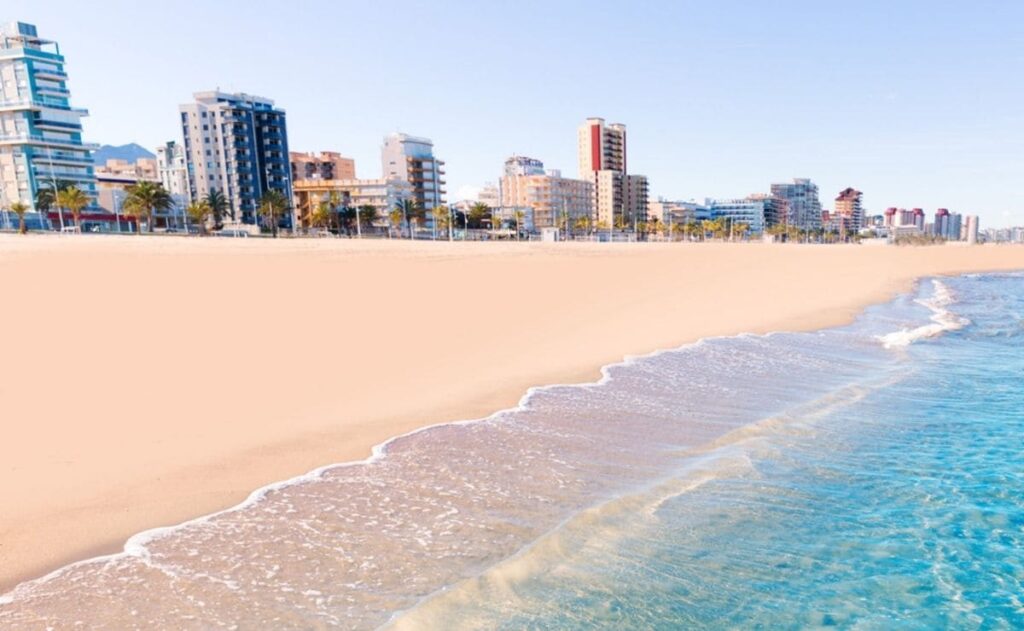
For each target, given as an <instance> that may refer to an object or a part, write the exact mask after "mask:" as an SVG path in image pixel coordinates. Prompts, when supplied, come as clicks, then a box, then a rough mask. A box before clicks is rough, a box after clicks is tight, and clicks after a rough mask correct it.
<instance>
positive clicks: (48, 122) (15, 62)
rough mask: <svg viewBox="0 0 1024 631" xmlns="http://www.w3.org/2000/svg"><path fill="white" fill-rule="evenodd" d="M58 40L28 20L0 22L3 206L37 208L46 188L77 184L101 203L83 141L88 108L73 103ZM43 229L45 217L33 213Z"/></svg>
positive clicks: (90, 148)
mask: <svg viewBox="0 0 1024 631" xmlns="http://www.w3.org/2000/svg"><path fill="white" fill-rule="evenodd" d="M67 81H68V75H67V74H66V73H65V71H64V56H63V55H61V52H60V46H58V45H57V43H56V42H53V41H50V40H45V39H42V38H40V37H39V36H38V33H37V30H36V27H35V26H33V25H31V24H25V23H22V22H13V23H9V24H4V25H0V205H9V204H12V203H14V202H21V203H23V204H26V205H28V206H29V207H30V208H32V209H33V211H36V210H38V209H37V208H36V194H37V193H38V192H39V190H40V189H42V188H47V187H53V186H55V185H58V183H60V184H61V185H63V184H65V183H71V184H74V185H75V186H77V187H78V188H80V189H81V190H82V191H83V192H84V193H85V194H86V195H87V196H88V197H89V198H90V199H91V200H92V201H93V203H95V201H96V197H97V188H96V174H95V171H94V169H93V163H92V151H93V150H95V149H96V145H93V144H87V143H85V142H83V141H82V118H83V117H85V116H88V112H87V111H86V110H84V109H79V108H75V107H72V105H71V101H70V98H71V93H70V92H69V91H68V87H67ZM33 220H34V222H37V223H38V226H39V227H44V226H45V219H44V218H42V217H40V216H38V215H37V216H35V217H33Z"/></svg>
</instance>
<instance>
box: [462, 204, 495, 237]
mask: <svg viewBox="0 0 1024 631" xmlns="http://www.w3.org/2000/svg"><path fill="white" fill-rule="evenodd" d="M490 214H491V207H490V206H488V205H487V204H485V203H483V202H476V203H475V204H473V205H472V206H470V207H469V215H468V217H467V220H468V221H467V223H468V224H469V227H470V228H475V229H477V230H479V229H480V228H483V225H484V219H486V218H487V217H489V216H490Z"/></svg>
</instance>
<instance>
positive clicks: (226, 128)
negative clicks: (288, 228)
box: [179, 91, 292, 224]
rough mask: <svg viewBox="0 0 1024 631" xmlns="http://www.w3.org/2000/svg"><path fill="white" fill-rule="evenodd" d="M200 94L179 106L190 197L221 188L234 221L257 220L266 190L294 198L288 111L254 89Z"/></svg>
mask: <svg viewBox="0 0 1024 631" xmlns="http://www.w3.org/2000/svg"><path fill="white" fill-rule="evenodd" d="M194 97H195V102H193V103H188V104H185V105H182V106H181V107H180V108H179V109H180V114H181V131H182V136H183V138H184V141H185V142H184V149H185V163H186V169H187V173H188V186H189V191H188V197H189V199H193V200H195V199H202V198H204V197H206V196H207V195H208V194H209V193H210V192H211V191H218V192H220V193H221V194H222V195H224V197H226V198H227V200H228V204H229V206H230V208H231V215H232V217H233V219H234V220H236V221H239V222H241V223H244V224H255V223H257V215H256V210H257V208H258V207H259V204H260V201H261V200H262V198H263V195H264V194H266V193H267V192H269V191H271V190H274V191H277V192H279V193H281V194H282V195H284V196H285V198H286V199H291V198H292V180H291V165H290V163H289V160H288V128H287V123H286V117H285V111H284V110H282V109H280V108H277V107H275V106H274V102H273V101H271V100H270V99H265V98H262V97H257V96H251V95H248V94H227V93H224V92H219V91H212V92H197V93H196V94H195V95H194ZM286 219H287V218H286Z"/></svg>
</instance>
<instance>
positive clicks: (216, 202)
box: [205, 188, 235, 230]
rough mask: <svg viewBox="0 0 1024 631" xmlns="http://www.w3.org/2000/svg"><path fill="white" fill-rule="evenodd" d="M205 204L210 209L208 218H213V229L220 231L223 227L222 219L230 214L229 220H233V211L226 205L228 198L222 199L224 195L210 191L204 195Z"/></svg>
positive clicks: (213, 190) (216, 191) (215, 190)
mask: <svg viewBox="0 0 1024 631" xmlns="http://www.w3.org/2000/svg"><path fill="white" fill-rule="evenodd" d="M205 201H206V203H207V205H208V206H209V207H210V216H211V217H213V229H214V230H220V229H221V228H223V227H224V218H225V217H227V216H228V213H229V212H230V213H231V218H232V219H234V218H235V211H234V210H233V209H232V208H231V205H230V204H228V198H227V197H224V193H221V192H220V191H218V190H217V189H215V188H214V189H210V192H209V193H207V194H206V200H205Z"/></svg>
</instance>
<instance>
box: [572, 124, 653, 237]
mask: <svg viewBox="0 0 1024 631" xmlns="http://www.w3.org/2000/svg"><path fill="white" fill-rule="evenodd" d="M576 137H577V152H578V153H577V155H578V159H579V176H580V179H581V180H586V181H588V182H592V183H593V185H594V209H593V217H594V219H596V220H597V221H598V222H600V223H604V224H607V225H613V224H615V223H617V221H619V220H624V221H626V222H627V223H635V222H637V221H643V220H644V219H645V218H646V216H647V198H648V183H647V178H646V177H645V176H642V175H635V176H630V175H628V171H627V170H626V166H627V165H626V126H625V125H621V124H618V123H612V124H608V125H606V124H605V122H604V119H603V118H588V119H587V120H586V121H585V122H584V123H583V124H582V125H580V127H579V129H577V133H576Z"/></svg>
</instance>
